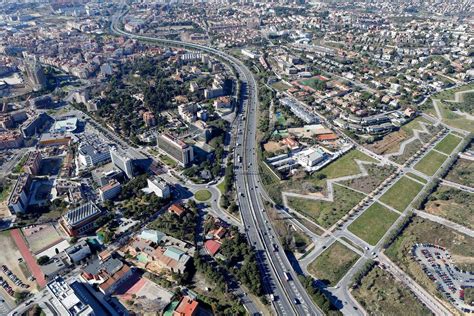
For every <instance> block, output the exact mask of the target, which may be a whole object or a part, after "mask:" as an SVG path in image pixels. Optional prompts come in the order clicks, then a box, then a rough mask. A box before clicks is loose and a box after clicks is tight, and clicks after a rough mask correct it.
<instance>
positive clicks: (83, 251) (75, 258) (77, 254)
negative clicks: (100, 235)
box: [64, 240, 91, 263]
mask: <svg viewBox="0 0 474 316" xmlns="http://www.w3.org/2000/svg"><path fill="white" fill-rule="evenodd" d="M64 252H65V253H66V255H67V257H68V258H69V261H71V262H72V263H76V262H79V261H81V260H82V259H84V258H85V257H87V256H89V255H90V254H91V248H90V247H89V244H88V243H87V241H86V240H81V241H80V242H78V243H77V244H75V245H72V246H70V247H69V248H66V250H64Z"/></svg>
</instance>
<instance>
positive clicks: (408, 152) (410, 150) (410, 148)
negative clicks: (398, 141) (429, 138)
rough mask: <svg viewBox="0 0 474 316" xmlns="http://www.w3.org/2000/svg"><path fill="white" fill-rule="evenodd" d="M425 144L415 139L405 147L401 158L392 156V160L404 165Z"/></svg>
mask: <svg viewBox="0 0 474 316" xmlns="http://www.w3.org/2000/svg"><path fill="white" fill-rule="evenodd" d="M422 146H423V143H422V142H421V141H420V140H419V139H415V140H414V141H412V142H410V143H409V144H408V145H406V146H405V150H404V151H403V153H402V154H401V155H399V156H391V157H390V160H392V161H395V162H396V163H399V164H404V163H405V162H406V161H407V160H408V159H409V158H410V157H411V156H413V155H414V154H415V153H416V152H417V151H418V150H419V149H420V148H421V147H422Z"/></svg>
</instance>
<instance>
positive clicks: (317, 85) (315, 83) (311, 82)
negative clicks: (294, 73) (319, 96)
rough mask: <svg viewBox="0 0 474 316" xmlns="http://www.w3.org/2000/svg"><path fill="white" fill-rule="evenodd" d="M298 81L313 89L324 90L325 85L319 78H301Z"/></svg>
mask: <svg viewBox="0 0 474 316" xmlns="http://www.w3.org/2000/svg"><path fill="white" fill-rule="evenodd" d="M300 83H301V84H303V85H305V86H308V87H310V88H312V89H314V90H324V87H325V83H324V81H322V80H319V79H317V78H309V79H305V80H301V81H300Z"/></svg>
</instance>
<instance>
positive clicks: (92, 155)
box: [78, 134, 110, 167]
mask: <svg viewBox="0 0 474 316" xmlns="http://www.w3.org/2000/svg"><path fill="white" fill-rule="evenodd" d="M78 152H79V156H78V159H79V162H80V163H81V164H82V165H83V166H86V167H92V166H96V165H98V164H100V163H104V162H107V161H110V148H109V145H108V144H107V143H106V142H105V141H104V140H102V139H100V138H99V136H97V135H95V134H92V135H87V136H84V137H83V138H82V140H81V143H80V144H79V148H78Z"/></svg>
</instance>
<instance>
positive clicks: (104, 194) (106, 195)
mask: <svg viewBox="0 0 474 316" xmlns="http://www.w3.org/2000/svg"><path fill="white" fill-rule="evenodd" d="M120 191H122V185H121V184H120V183H119V182H118V181H117V180H115V179H114V180H112V181H110V182H109V183H108V184H106V185H104V186H103V187H100V188H99V197H100V200H101V201H102V202H105V201H107V200H112V199H113V198H115V197H116V196H117V195H119V193H120Z"/></svg>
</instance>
